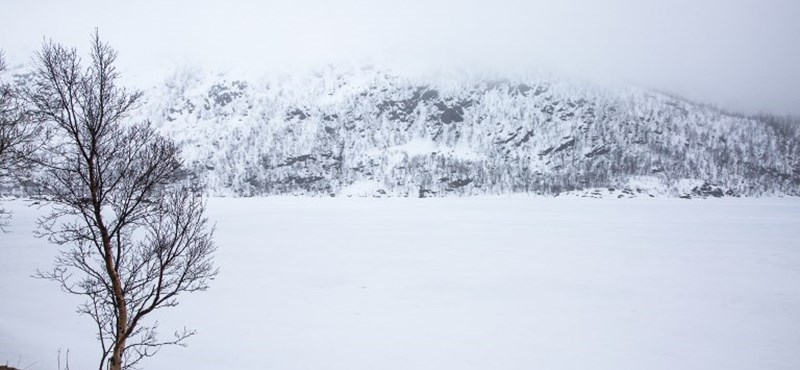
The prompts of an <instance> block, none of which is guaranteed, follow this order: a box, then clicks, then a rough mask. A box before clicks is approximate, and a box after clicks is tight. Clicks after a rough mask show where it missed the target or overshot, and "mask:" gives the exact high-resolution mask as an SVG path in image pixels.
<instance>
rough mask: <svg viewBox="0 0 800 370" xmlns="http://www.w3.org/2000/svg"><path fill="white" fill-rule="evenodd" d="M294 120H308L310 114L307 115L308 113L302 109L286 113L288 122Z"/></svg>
mask: <svg viewBox="0 0 800 370" xmlns="http://www.w3.org/2000/svg"><path fill="white" fill-rule="evenodd" d="M293 118H297V119H299V120H301V121H302V120H304V119H306V118H308V114H306V112H303V110H301V109H300V108H297V109H294V110H292V111H290V112H289V113H286V120H287V121H289V120H291V119H293Z"/></svg>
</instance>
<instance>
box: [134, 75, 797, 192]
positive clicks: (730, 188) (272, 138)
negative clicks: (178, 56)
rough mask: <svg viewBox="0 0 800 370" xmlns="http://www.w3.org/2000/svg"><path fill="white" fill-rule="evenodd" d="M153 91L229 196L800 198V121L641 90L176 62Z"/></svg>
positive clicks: (195, 172) (196, 169)
mask: <svg viewBox="0 0 800 370" xmlns="http://www.w3.org/2000/svg"><path fill="white" fill-rule="evenodd" d="M148 93H149V97H150V98H149V100H150V104H149V105H148V108H149V110H148V118H150V119H151V120H152V121H153V122H160V123H161V124H160V126H159V130H161V132H163V133H165V134H167V135H169V136H171V137H173V138H175V139H176V140H177V141H178V142H179V143H180V145H181V146H182V148H183V153H184V155H185V158H186V160H187V164H188V165H189V170H190V172H191V176H192V178H193V179H194V181H195V182H196V184H197V185H198V186H202V187H203V188H204V189H205V191H206V192H208V193H210V194H216V195H238V196H253V195H269V194H310V195H384V194H385V195H395V196H440V195H451V194H452V195H470V194H500V193H512V192H526V193H537V194H558V193H562V192H565V191H572V190H580V189H591V188H626V187H641V186H640V185H637V184H641V183H648V184H651V185H653V186H655V187H656V188H658V189H644V190H645V191H646V192H651V193H653V192H655V193H659V194H665V195H673V196H677V195H682V194H683V193H685V192H687V191H689V190H688V189H686V186H687V185H686V184H702V183H707V184H710V185H712V186H714V187H715V188H719V189H721V190H724V191H725V192H727V193H728V194H735V195H744V196H759V195H766V194H792V195H797V194H800V145H798V140H797V132H798V131H797V130H796V129H791V127H793V126H792V125H786V124H784V125H780V124H776V123H775V122H770V120H769V119H768V118H767V117H745V116H742V115H736V114H730V113H726V112H724V111H722V110H720V109H717V108H714V107H709V106H704V105H700V104H696V103H693V102H689V101H686V100H682V99H679V98H676V97H672V96H668V95H665V94H660V93H656V92H652V91H647V90H644V89H639V88H631V87H616V88H606V87H600V86H596V85H592V84H589V83H583V82H575V81H571V80H567V79H560V78H554V77H551V76H548V77H541V76H537V77H530V76H527V77H516V78H505V79H487V78H483V79H481V78H467V77H465V78H459V77H456V78H447V79H445V78H438V79H428V80H426V79H422V78H405V77H401V76H399V75H396V74H392V73H390V72H387V71H383V70H379V69H372V68H362V69H336V68H330V69H327V70H324V71H322V72H318V73H315V74H310V75H306V76H299V77H298V76H294V77H287V78H274V79H267V78H249V79H234V78H231V77H230V76H226V75H212V74H205V73H202V72H198V71H194V72H193V73H188V72H187V73H176V74H175V75H173V76H172V77H171V78H169V79H168V80H167V82H166V83H165V84H161V85H159V86H156V87H154V88H152V89H150V90H149V91H148ZM786 127H789V128H790V129H786ZM640 190H642V189H640Z"/></svg>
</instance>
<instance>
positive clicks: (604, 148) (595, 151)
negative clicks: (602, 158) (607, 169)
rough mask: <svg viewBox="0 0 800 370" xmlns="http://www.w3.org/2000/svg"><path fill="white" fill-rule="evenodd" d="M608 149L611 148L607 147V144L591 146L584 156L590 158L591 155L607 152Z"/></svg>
mask: <svg viewBox="0 0 800 370" xmlns="http://www.w3.org/2000/svg"><path fill="white" fill-rule="evenodd" d="M610 151H611V149H609V148H608V147H607V146H605V145H600V146H596V147H594V148H592V150H590V151H589V152H588V153H586V154H584V156H586V158H592V157H596V156H598V155H603V154H607V153H608V152H610Z"/></svg>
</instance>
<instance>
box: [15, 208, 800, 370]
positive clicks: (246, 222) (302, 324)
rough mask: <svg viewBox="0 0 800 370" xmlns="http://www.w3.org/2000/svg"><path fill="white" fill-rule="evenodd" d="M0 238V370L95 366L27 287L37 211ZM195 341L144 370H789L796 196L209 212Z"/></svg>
mask: <svg viewBox="0 0 800 370" xmlns="http://www.w3.org/2000/svg"><path fill="white" fill-rule="evenodd" d="M4 204H5V206H6V207H8V208H11V209H13V210H14V212H15V217H14V220H13V222H12V226H11V227H10V231H11V233H9V234H0V364H5V363H8V364H9V365H13V366H17V367H19V368H25V369H29V370H37V369H42V370H44V369H48V370H52V369H55V368H56V359H57V355H58V350H59V349H62V351H65V350H66V349H70V365H71V368H72V369H95V368H97V364H96V361H97V359H98V358H99V347H98V346H97V345H96V344H95V342H94V335H93V332H92V323H91V321H90V319H89V318H87V317H81V316H78V315H77V314H75V306H76V304H77V303H78V302H79V301H78V300H77V298H76V297H72V296H68V295H66V294H65V293H61V292H60V291H59V288H58V287H57V286H56V284H55V283H51V282H46V281H38V280H34V279H32V278H30V277H29V276H30V275H31V274H32V273H33V272H34V270H35V269H37V268H42V269H46V268H48V267H49V266H50V264H51V262H52V257H53V256H54V254H55V250H56V249H55V248H56V247H54V246H50V245H48V244H47V243H46V242H45V241H43V240H39V239H35V238H33V237H32V235H31V232H30V231H31V230H32V228H33V227H34V219H35V217H36V214H37V212H38V211H37V210H36V209H34V208H27V207H24V206H23V205H22V203H21V202H19V201H16V202H10V203H9V202H6V203H4ZM209 216H210V218H211V219H212V220H213V221H215V222H216V223H217V233H216V240H217V243H218V244H219V246H220V249H219V252H218V254H217V260H216V261H217V265H218V266H219V267H220V268H221V273H220V275H219V277H218V279H217V280H216V281H214V282H212V285H211V289H210V290H209V291H208V292H206V293H200V294H196V295H190V296H184V297H183V299H182V300H181V302H182V304H181V306H179V307H178V308H177V309H174V310H172V311H162V312H161V313H159V314H157V318H158V319H160V321H161V322H162V325H161V329H162V333H164V334H168V333H169V332H170V329H172V330H174V329H178V328H181V327H183V326H184V325H185V326H187V327H189V328H193V329H196V330H197V331H198V335H197V336H196V337H193V338H191V339H190V341H189V347H188V348H167V349H164V350H163V351H162V352H161V353H160V354H159V355H158V356H157V357H155V358H153V359H151V360H149V361H148V362H146V363H144V364H143V365H144V367H145V368H147V369H217V368H224V369H236V370H240V369H242V370H245V369H253V370H255V369H259V370H262V369H276V370H314V369H336V370H338V369H341V370H392V369H397V370H401V369H402V370H422V369H426V370H428V369H429V370H472V369H474V370H478V369H481V370H487V369H491V370H511V369H520V370H522V369H526V370H527V369H550V370H552V369H576V370H578V369H580V370H585V369H609V370H611V369H614V370H626V369H630V370H634V369H635V370H654V369H663V370H677V369H680V370H692V369H697V370H700V369H702V370H709V369H721V370H722V369H724V370H736V369H751V370H763V369H772V370H775V369H787V370H788V369H798V368H800V350H798V349H800V199H714V200H690V201H687V200H683V199H626V200H616V199H614V200H611V199H575V198H527V197H502V198H501V197H497V198H492V197H479V198H447V199H357V198H350V199H346V198H345V199H343V198H334V199H328V198H314V199H309V198H263V199H224V198H217V199H211V200H210V201H209Z"/></svg>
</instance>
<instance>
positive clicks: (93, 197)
mask: <svg viewBox="0 0 800 370" xmlns="http://www.w3.org/2000/svg"><path fill="white" fill-rule="evenodd" d="M90 56H91V60H90V62H89V63H88V66H86V67H85V68H84V67H83V63H82V60H81V58H80V57H79V56H78V53H77V51H76V50H75V49H74V48H66V47H64V46H62V45H60V44H55V43H52V42H50V43H46V44H45V45H44V46H43V47H42V50H41V51H40V52H39V53H38V54H37V55H36V58H35V59H36V68H35V72H34V77H33V80H32V83H31V84H30V86H29V87H28V90H27V93H26V98H27V100H28V101H29V102H30V104H31V105H32V106H33V107H34V109H33V111H34V112H35V114H36V116H37V118H39V119H40V120H41V121H42V122H45V124H47V125H49V126H51V127H52V129H53V132H54V135H53V137H52V138H51V139H50V140H49V143H48V145H46V146H45V147H44V148H42V149H41V150H39V151H38V153H37V155H36V156H35V158H34V160H35V163H36V165H37V166H38V169H39V171H40V172H41V174H42V177H41V178H42V180H41V181H39V183H38V184H37V185H38V191H39V192H40V194H41V195H40V196H39V198H41V199H44V200H46V201H47V202H48V203H49V204H50V205H51V206H52V211H51V212H50V213H49V214H47V215H46V216H45V217H43V218H42V219H40V225H39V226H40V228H39V235H40V236H42V237H47V238H48V239H49V240H50V241H51V242H52V243H55V244H57V245H60V246H62V250H61V253H60V254H59V256H58V257H57V258H56V261H55V265H54V268H53V269H52V270H51V271H47V272H39V276H40V277H42V278H46V279H50V280H54V281H56V282H58V283H59V284H60V285H61V287H62V289H63V290H65V291H66V292H69V293H72V294H78V295H82V296H84V297H86V301H85V303H84V304H82V305H81V306H80V307H79V312H81V313H83V314H86V315H88V316H90V317H91V318H92V319H93V320H94V323H95V325H96V328H97V333H98V339H99V342H100V347H101V350H102V354H101V359H100V366H99V368H100V369H101V370H102V369H103V367H104V366H108V368H109V369H112V370H119V369H128V368H134V367H135V366H136V365H137V364H138V363H139V362H140V361H141V360H142V359H144V358H147V357H150V356H153V355H154V354H155V353H156V352H157V351H158V350H159V349H160V348H161V347H162V346H164V345H172V344H177V345H183V344H184V340H185V339H186V338H188V337H190V336H191V335H193V334H194V332H193V331H188V330H186V329H184V330H183V331H180V332H176V333H175V335H174V337H171V338H169V339H168V340H161V339H159V337H158V335H157V333H156V329H157V326H158V323H157V322H154V321H150V320H149V319H148V316H149V315H150V314H152V313H153V312H155V311H157V310H159V309H161V308H165V307H172V306H176V305H177V304H178V300H177V298H178V296H180V295H181V294H183V293H189V292H195V291H202V290H205V289H207V288H208V283H209V281H210V280H212V279H213V278H214V276H215V275H216V273H217V270H216V269H215V268H214V266H213V263H212V262H213V261H212V255H213V252H214V251H215V249H216V247H215V245H214V243H213V240H212V239H213V230H212V227H211V226H210V225H209V223H208V220H207V219H206V217H205V216H204V209H205V203H204V201H203V200H202V198H200V197H198V196H195V195H194V194H192V193H191V192H190V191H189V190H187V187H186V186H183V185H181V184H180V182H179V181H178V180H179V178H180V176H181V171H182V166H181V162H180V160H179V158H178V154H179V152H178V148H177V147H176V145H175V144H174V143H173V142H172V141H171V140H168V139H166V138H164V137H162V136H160V135H158V134H157V133H156V132H155V131H154V129H153V128H152V127H151V126H150V125H149V123H147V122H145V123H135V122H130V119H129V114H130V113H131V112H132V111H133V110H134V109H135V108H136V106H137V104H138V102H139V99H140V98H141V96H142V94H141V93H140V92H131V91H128V90H126V89H124V88H122V87H120V86H118V85H117V79H118V77H119V73H118V72H117V70H116V68H115V64H114V63H115V61H116V58H117V52H116V51H115V50H114V49H113V48H111V47H110V46H109V45H108V44H106V43H103V42H101V40H100V38H99V36H98V34H97V33H95V35H94V37H93V39H92V44H91V51H90ZM106 364H107V365H106Z"/></svg>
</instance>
